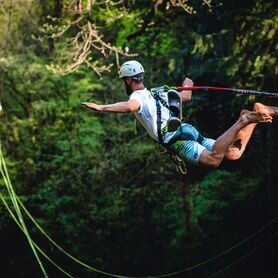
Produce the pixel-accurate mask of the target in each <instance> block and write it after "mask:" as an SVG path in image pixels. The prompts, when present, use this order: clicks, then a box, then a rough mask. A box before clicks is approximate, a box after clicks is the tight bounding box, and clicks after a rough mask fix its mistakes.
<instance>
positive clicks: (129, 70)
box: [119, 60, 144, 78]
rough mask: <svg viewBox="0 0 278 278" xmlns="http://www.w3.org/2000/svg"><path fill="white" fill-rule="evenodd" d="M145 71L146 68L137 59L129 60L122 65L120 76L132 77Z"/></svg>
mask: <svg viewBox="0 0 278 278" xmlns="http://www.w3.org/2000/svg"><path fill="white" fill-rule="evenodd" d="M143 72H144V68H143V66H142V65H141V64H140V63H139V62H137V61H135V60H133V61H127V62H125V63H124V64H123V65H122V66H121V69H120V72H119V77H120V78H123V77H132V76H135V75H137V74H139V73H143Z"/></svg>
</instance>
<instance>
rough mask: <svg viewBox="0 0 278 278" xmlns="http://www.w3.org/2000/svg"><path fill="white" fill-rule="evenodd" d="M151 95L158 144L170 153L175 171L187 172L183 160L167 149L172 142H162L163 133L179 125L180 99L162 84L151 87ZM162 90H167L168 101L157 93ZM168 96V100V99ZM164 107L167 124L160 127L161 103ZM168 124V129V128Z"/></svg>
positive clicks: (180, 114)
mask: <svg viewBox="0 0 278 278" xmlns="http://www.w3.org/2000/svg"><path fill="white" fill-rule="evenodd" d="M150 92H151V95H152V97H153V98H154V99H155V103H156V112H157V119H156V124H157V137H158V140H159V142H160V144H161V145H162V146H163V147H164V148H165V151H166V152H167V153H169V154H170V157H171V159H172V160H173V161H174V163H175V164H176V168H177V171H178V172H180V173H181V174H183V175H186V174H187V167H186V164H185V161H184V160H183V159H181V158H180V157H179V156H178V155H177V154H176V153H174V152H173V151H172V150H170V149H169V145H170V144H172V143H173V142H172V141H170V142H168V143H165V142H164V139H163V134H165V133H166V132H168V131H175V130H177V129H178V128H179V127H180V126H181V116H182V112H181V106H182V102H181V99H180V97H179V95H178V93H177V92H176V91H174V90H173V89H171V88H170V87H168V86H162V87H158V88H152V89H150ZM162 92H167V94H168V102H169V105H168V104H167V102H166V101H165V100H164V99H163V98H162V97H161V96H160V95H159V94H160V93H162ZM169 97H170V101H169ZM160 104H161V105H163V106H164V107H166V108H167V109H168V110H169V113H170V118H169V120H168V122H167V126H166V127H164V128H163V130H162V129H161V123H162V122H161V105H160ZM169 126H170V130H169Z"/></svg>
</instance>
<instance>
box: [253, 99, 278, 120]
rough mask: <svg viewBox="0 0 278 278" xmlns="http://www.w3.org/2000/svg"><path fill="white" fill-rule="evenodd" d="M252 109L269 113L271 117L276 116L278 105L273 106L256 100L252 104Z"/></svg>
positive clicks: (277, 114) (277, 115)
mask: <svg viewBox="0 0 278 278" xmlns="http://www.w3.org/2000/svg"><path fill="white" fill-rule="evenodd" d="M254 111H255V112H260V113H265V114H269V115H270V116H271V117H273V118H276V117H278V107H275V106H266V105H263V104H262V103H259V102H256V103H255V104H254Z"/></svg>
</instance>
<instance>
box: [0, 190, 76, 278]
mask: <svg viewBox="0 0 278 278" xmlns="http://www.w3.org/2000/svg"><path fill="white" fill-rule="evenodd" d="M0 199H1V200H2V202H3V204H4V205H5V207H6V209H7V210H8V212H9V214H10V215H11V217H12V218H13V220H14V221H15V223H16V224H17V226H18V227H19V228H20V229H21V231H22V232H23V233H24V234H25V231H24V229H23V227H22V226H21V224H20V223H19V221H18V220H17V218H16V216H15V215H14V213H13V212H12V210H11V209H10V207H9V205H8V204H7V202H6V200H5V198H4V196H3V195H2V193H0ZM31 240H32V239H31ZM32 244H33V245H34V246H35V248H36V249H37V250H38V251H39V252H40V253H41V254H42V255H43V256H44V257H45V258H46V259H47V260H48V261H49V262H50V263H51V264H53V265H54V266H55V267H56V268H57V269H59V270H60V271H61V272H62V273H64V274H65V275H66V276H68V277H70V278H73V276H72V275H71V274H69V273H68V272H67V271H65V270H64V269H63V268H61V267H60V266H58V265H57V264H56V263H55V262H54V261H53V260H52V259H51V258H50V257H49V256H48V255H47V254H46V253H45V252H44V251H42V249H41V248H40V247H39V246H38V245H37V244H36V243H35V242H34V241H33V240H32Z"/></svg>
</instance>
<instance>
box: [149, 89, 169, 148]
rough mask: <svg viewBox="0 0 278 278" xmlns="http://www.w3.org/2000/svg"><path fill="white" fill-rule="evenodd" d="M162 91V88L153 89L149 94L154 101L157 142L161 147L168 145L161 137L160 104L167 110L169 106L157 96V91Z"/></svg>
mask: <svg viewBox="0 0 278 278" xmlns="http://www.w3.org/2000/svg"><path fill="white" fill-rule="evenodd" d="M162 89H163V90H164V87H159V88H155V89H151V94H152V96H153V97H154V99H155V103H156V111H157V119H156V124H157V136H158V140H159V142H160V143H161V144H162V145H163V146H165V147H166V146H167V145H168V144H166V143H164V140H163V137H162V132H161V106H160V103H161V104H162V105H163V106H164V107H166V108H167V109H168V110H170V109H169V106H168V104H167V103H166V101H165V100H164V99H162V98H161V97H160V96H159V95H158V93H157V92H158V91H159V90H162Z"/></svg>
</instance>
